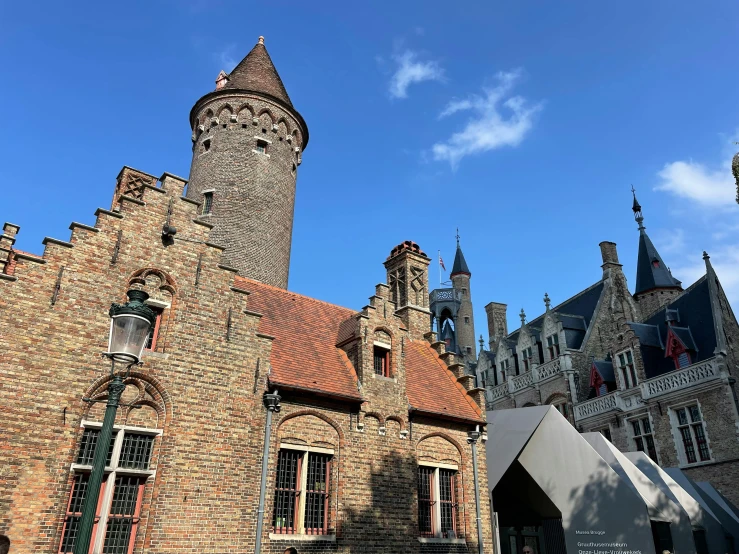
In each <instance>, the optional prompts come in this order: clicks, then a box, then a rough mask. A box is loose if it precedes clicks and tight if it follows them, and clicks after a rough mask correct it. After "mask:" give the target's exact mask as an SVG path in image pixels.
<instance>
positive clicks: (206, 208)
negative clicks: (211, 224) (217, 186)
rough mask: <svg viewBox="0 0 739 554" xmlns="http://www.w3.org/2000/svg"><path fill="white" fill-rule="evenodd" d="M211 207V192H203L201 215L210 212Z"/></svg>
mask: <svg viewBox="0 0 739 554" xmlns="http://www.w3.org/2000/svg"><path fill="white" fill-rule="evenodd" d="M212 209H213V193H212V192H204V193H203V213H202V215H208V214H210V213H211V210H212Z"/></svg>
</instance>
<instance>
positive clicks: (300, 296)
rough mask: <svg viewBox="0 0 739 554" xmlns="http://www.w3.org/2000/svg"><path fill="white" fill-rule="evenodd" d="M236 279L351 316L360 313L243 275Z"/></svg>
mask: <svg viewBox="0 0 739 554" xmlns="http://www.w3.org/2000/svg"><path fill="white" fill-rule="evenodd" d="M236 279H239V280H241V281H246V282H248V283H254V284H256V285H257V286H258V287H263V288H266V289H270V290H274V291H275V292H280V293H285V294H287V295H289V296H294V297H296V298H301V299H304V300H310V301H311V302H316V303H317V304H324V305H326V306H330V307H332V308H339V309H341V310H346V311H347V312H350V314H358V313H359V312H358V311H357V310H353V309H351V308H347V307H345V306H339V305H338V304H333V303H331V302H327V301H325V300H319V299H318V298H313V297H312V296H306V295H305V294H299V293H297V292H293V291H291V290H287V289H283V288H280V287H276V286H274V285H268V284H267V283H262V282H261V281H257V280H255V279H250V278H248V277H243V276H241V275H237V276H236Z"/></svg>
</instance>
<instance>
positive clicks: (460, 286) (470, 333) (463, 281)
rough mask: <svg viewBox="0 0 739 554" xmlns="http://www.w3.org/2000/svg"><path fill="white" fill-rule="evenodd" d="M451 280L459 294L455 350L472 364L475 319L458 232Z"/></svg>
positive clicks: (467, 268)
mask: <svg viewBox="0 0 739 554" xmlns="http://www.w3.org/2000/svg"><path fill="white" fill-rule="evenodd" d="M449 277H450V278H451V280H452V287H453V288H454V290H456V291H459V292H460V298H461V301H460V305H459V311H458V312H457V321H456V328H455V331H456V338H457V348H458V350H459V351H460V353H461V354H462V356H464V359H465V361H467V362H468V363H474V362H475V360H476V359H477V356H476V352H475V350H476V348H475V338H476V335H475V318H474V316H473V314H472V289H471V288H470V278H471V277H472V273H471V272H470V269H469V267H467V261H466V260H465V259H464V254H463V253H462V247H461V246H460V244H459V232H457V252H456V253H455V255H454V264H453V265H452V272H451V274H450V276H449Z"/></svg>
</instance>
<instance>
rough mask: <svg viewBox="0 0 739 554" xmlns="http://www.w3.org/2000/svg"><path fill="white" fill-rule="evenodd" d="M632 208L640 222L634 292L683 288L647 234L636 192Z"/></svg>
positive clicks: (637, 220)
mask: <svg viewBox="0 0 739 554" xmlns="http://www.w3.org/2000/svg"><path fill="white" fill-rule="evenodd" d="M631 209H632V211H633V212H634V216H635V217H634V218H635V219H636V222H637V223H638V224H639V258H638V259H637V262H636V290H635V291H634V294H639V293H641V292H646V291H648V290H653V289H668V288H669V289H674V288H678V289H679V288H682V286H681V285H682V283H680V281H678V280H677V279H675V278H674V277H673V276H672V273H670V270H669V268H668V267H667V266H666V265H665V262H664V261H662V256H660V255H659V252H657V249H656V248H655V247H654V244H652V241H651V239H650V238H649V235H647V231H646V228H645V227H644V225H643V222H644V217H643V216H642V212H641V206H640V205H639V202H638V201H637V200H636V193H634V205H633V207H632V208H631Z"/></svg>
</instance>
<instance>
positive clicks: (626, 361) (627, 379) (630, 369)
mask: <svg viewBox="0 0 739 554" xmlns="http://www.w3.org/2000/svg"><path fill="white" fill-rule="evenodd" d="M617 359H618V370H619V373H620V374H621V382H622V383H623V385H624V388H625V389H630V388H632V387H635V386H636V385H637V384H638V382H637V380H636V369H634V357H633V355H632V354H631V350H627V351H626V352H621V353H620V354H619V355H618V356H617Z"/></svg>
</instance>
